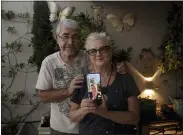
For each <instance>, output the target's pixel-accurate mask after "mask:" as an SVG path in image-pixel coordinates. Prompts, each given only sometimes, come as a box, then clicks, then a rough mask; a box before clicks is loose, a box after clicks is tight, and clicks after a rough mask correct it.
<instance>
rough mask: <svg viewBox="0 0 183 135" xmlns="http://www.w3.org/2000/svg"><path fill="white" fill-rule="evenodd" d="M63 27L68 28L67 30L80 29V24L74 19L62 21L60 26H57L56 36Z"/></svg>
mask: <svg viewBox="0 0 183 135" xmlns="http://www.w3.org/2000/svg"><path fill="white" fill-rule="evenodd" d="M62 27H67V28H72V29H78V30H79V29H80V26H79V24H78V22H76V21H75V20H72V19H64V20H61V21H60V22H59V23H58V24H57V29H56V34H59V33H60V29H61V28H62Z"/></svg>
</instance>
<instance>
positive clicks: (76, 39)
mask: <svg viewBox="0 0 183 135" xmlns="http://www.w3.org/2000/svg"><path fill="white" fill-rule="evenodd" d="M58 36H59V38H61V39H62V41H64V42H68V41H69V39H70V38H71V39H72V40H73V41H78V40H79V36H78V35H74V36H71V37H70V36H68V35H63V36H60V35H58Z"/></svg>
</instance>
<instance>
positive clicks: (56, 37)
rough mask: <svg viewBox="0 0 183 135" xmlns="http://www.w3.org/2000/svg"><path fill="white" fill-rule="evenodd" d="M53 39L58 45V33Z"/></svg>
mask: <svg viewBox="0 0 183 135" xmlns="http://www.w3.org/2000/svg"><path fill="white" fill-rule="evenodd" d="M55 39H56V41H57V44H58V45H59V42H58V35H57V34H56V35H55Z"/></svg>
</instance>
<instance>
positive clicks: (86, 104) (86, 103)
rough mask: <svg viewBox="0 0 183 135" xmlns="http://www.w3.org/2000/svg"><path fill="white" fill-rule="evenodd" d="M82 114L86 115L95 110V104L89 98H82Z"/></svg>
mask: <svg viewBox="0 0 183 135" xmlns="http://www.w3.org/2000/svg"><path fill="white" fill-rule="evenodd" d="M80 107H81V108H80V109H81V113H82V115H87V114H88V113H94V112H95V110H96V105H95V104H94V103H93V100H91V99H87V98H86V99H83V100H82V101H81V105H80Z"/></svg>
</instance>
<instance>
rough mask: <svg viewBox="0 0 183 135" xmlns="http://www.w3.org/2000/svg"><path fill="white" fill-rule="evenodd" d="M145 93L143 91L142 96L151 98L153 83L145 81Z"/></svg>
mask: <svg viewBox="0 0 183 135" xmlns="http://www.w3.org/2000/svg"><path fill="white" fill-rule="evenodd" d="M145 86H146V87H145V88H146V89H145V91H144V94H145V95H147V96H148V97H149V98H152V96H153V93H154V83H153V81H146V84H145Z"/></svg>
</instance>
